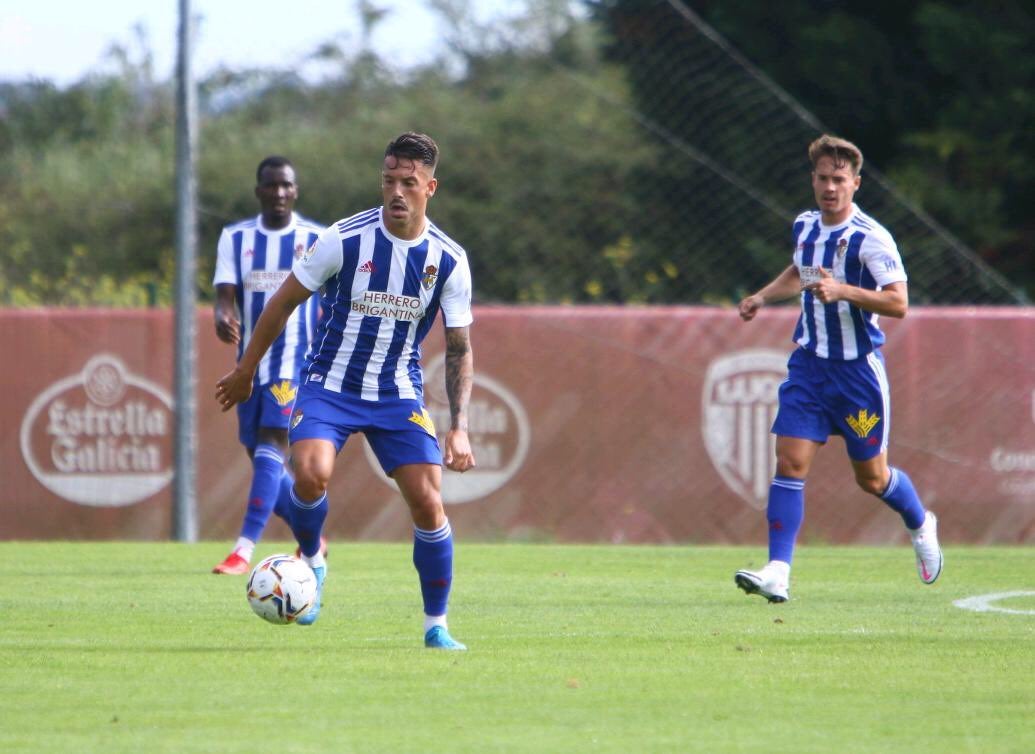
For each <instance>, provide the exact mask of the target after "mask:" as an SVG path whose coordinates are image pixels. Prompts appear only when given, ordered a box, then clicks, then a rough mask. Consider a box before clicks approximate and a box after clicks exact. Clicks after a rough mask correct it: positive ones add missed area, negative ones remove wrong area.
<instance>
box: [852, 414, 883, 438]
mask: <svg viewBox="0 0 1035 754" xmlns="http://www.w3.org/2000/svg"><path fill="white" fill-rule="evenodd" d="M845 421H846V422H848V426H849V427H851V428H852V431H854V432H855V434H857V435H859V437H866V435H868V434H870V432H872V431H873V428H874V427H876V426H877V422H879V421H880V417H879V416H877V414H871V413H870V412H869V411H867V410H866V409H865V408H860V409H859V413H858V414H857V415H856V416H846V417H845Z"/></svg>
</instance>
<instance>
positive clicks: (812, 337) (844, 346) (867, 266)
mask: <svg viewBox="0 0 1035 754" xmlns="http://www.w3.org/2000/svg"><path fill="white" fill-rule="evenodd" d="M793 236H794V265H795V266H796V267H797V268H798V274H799V275H800V277H801V284H802V286H803V287H804V286H806V285H811V284H812V283H815V282H816V281H818V280H819V277H820V275H819V270H820V268H821V267H822V268H824V269H826V270H828V271H830V272H831V273H832V274H833V276H834V277H835V278H836V279H837V280H838V281H839V282H842V283H849V284H850V285H856V286H859V287H860V288H866V289H868V290H871V291H873V290H880V289H881V288H883V287H884V286H886V285H890V284H891V283H899V282H904V281H905V280H906V271H905V269H904V268H903V266H902V258H901V256H900V255H899V253H898V247H897V246H896V245H895V240H894V239H893V238H892V237H891V234H890V233H889V232H888V231H887V230H886V229H885V228H884V226H882V225H881V224H880V223H878V222H877V221H876V220H874V219H873V218H872V217H870V216H869V215H867V214H865V213H864V212H863V211H862V210H860V209H859V207H858V206H857V205H855V204H853V205H852V214H851V216H850V217H849V218H848V220H846V221H845V222H844V223H842V224H840V225H835V226H826V225H823V223H822V221H821V219H820V213H819V211H818V210H812V211H810V212H803V213H802V214H800V215H798V217H797V219H796V220H795V221H794V231H793ZM877 319H878V317H877V315H876V314H874V313H872V312H867V311H863V310H862V309H860V308H859V307H857V306H854V305H852V304H849V303H848V302H847V301H837V302H834V303H832V304H824V303H822V302H821V301H820V300H819V299H817V298H816V297H815V295H813V293H812V291H806V290H802V292H801V316H800V317H799V318H798V325H797V327H795V329H794V342H795V343H797V344H798V345H800V346H801V347H802V348H805V349H806V350H809V351H813V352H814V353H815V354H816V355H817V356H819V357H821V358H824V359H836V360H840V361H848V360H851V359H857V358H859V357H861V356H865V355H866V354H868V353H870V352H871V351H873V350H874V349H875V348H879V347H880V346H881V345H882V344H883V343H884V333H883V332H881V330H880V328H879V327H878V326H877Z"/></svg>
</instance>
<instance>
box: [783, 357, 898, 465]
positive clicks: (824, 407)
mask: <svg viewBox="0 0 1035 754" xmlns="http://www.w3.org/2000/svg"><path fill="white" fill-rule="evenodd" d="M787 372H788V374H787V380H786V381H785V382H784V383H783V384H782V385H780V408H779V411H778V412H777V414H776V421H774V422H773V433H774V434H776V435H779V436H781V437H800V438H803V439H806V440H814V441H815V442H821V443H822V442H826V441H827V438H828V437H829V436H830V435H842V436H843V437H844V438H845V445H846V446H847V448H848V456H849V457H850V458H851V459H852V460H854V461H868V460H869V459H871V458H873V457H875V456H877V455H879V454H881V453H883V452H884V451H885V450H887V447H888V430H889V429H890V427H891V395H890V392H889V389H888V376H887V373H886V372H885V371H884V357H883V356H882V355H881V353H880V351H872V352H871V353H869V354H867V355H866V356H863V357H861V358H858V359H853V360H851V361H837V360H834V359H822V358H820V357H819V356H816V355H815V354H814V353H812V352H811V351H806V350H805V349H804V348H799V349H798V350H796V351H795V352H794V353H792V354H791V358H790V360H789V361H788V362H787Z"/></svg>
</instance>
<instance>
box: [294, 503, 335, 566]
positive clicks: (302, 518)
mask: <svg viewBox="0 0 1035 754" xmlns="http://www.w3.org/2000/svg"><path fill="white" fill-rule="evenodd" d="M327 508H328V506H327V493H326V492H325V493H323V494H322V495H321V496H320V498H319V499H318V500H313V501H312V502H311V503H307V502H305V501H304V500H300V499H299V497H298V495H297V494H296V493H295V490H294V489H292V490H291V531H292V532H294V535H295V539H296V540H298V546H299V547H300V548H302V554H303V555H305V556H306V557H309V558H311V557H312V556H313V555H316V553H318V552H320V533H321V532H322V531H323V522H324V521H325V520H326V519H327Z"/></svg>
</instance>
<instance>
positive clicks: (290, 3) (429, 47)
mask: <svg viewBox="0 0 1035 754" xmlns="http://www.w3.org/2000/svg"><path fill="white" fill-rule="evenodd" d="M373 4H375V5H376V6H377V7H379V8H382V9H385V10H386V11H387V15H386V16H385V17H384V18H383V20H382V21H381V22H380V23H379V24H378V25H377V26H376V27H375V34H374V36H373V38H372V42H373V45H374V48H375V50H376V51H377V53H378V54H379V55H380V56H381V57H382V58H384V59H386V60H387V61H389V62H390V63H391V64H392V65H393V67H395V66H399V67H404V66H408V65H413V64H415V63H421V62H427V61H428V60H430V59H432V58H433V57H434V52H433V51H434V47H435V44H436V39H437V38H438V35H439V19H438V16H437V15H436V14H434V13H432V12H431V11H429V10H428V9H427V7H426V2H425V0H373ZM515 5H516V3H514V2H513V0H511V2H509V3H508V0H474V2H473V3H472V6H473V7H474V8H475V11H476V15H477V17H478V18H479V20H484V19H488V18H497V17H502V16H506V15H508V6H509V8H510V9H511V10H513V8H514V6H515ZM521 5H523V4H521ZM3 6H4V7H3V11H2V13H0V80H8V81H11V80H13V81H24V80H26V79H28V78H45V79H50V80H52V81H55V82H56V83H58V84H61V85H65V84H70V83H72V82H74V81H78V80H79V79H80V78H82V76H83V74H84V73H86V72H87V71H89V70H91V69H96V68H98V67H99V66H101V65H102V64H103V62H104V59H105V53H106V51H107V50H108V49H109V48H110V47H111V46H112V44H113V43H121V44H123V45H127V46H132V44H133V41H134V39H135V36H134V32H133V27H134V26H136V25H138V24H140V25H142V26H143V27H144V28H145V29H146V31H147V35H148V39H149V42H150V47H151V49H152V51H153V52H154V55H155V67H156V70H155V73H156V75H157V76H158V77H159V78H169V77H170V76H171V75H172V71H173V65H174V63H175V55H176V34H177V28H178V24H179V0H144V2H141V0H92V1H91V2H83V0H3ZM191 7H192V11H193V13H194V15H195V16H200V17H201V19H202V21H201V26H200V31H199V36H198V39H197V42H196V45H195V56H194V64H195V73H196V74H197V75H198V76H204V75H205V74H206V73H208V72H210V71H212V70H213V69H214V68H217V67H218V66H219V65H220V64H226V65H228V66H230V67H232V68H244V67H250V66H264V65H270V66H276V67H282V66H283V65H284V64H285V63H294V62H297V61H300V60H301V59H302V57H303V56H304V55H305V54H306V53H309V52H312V50H313V49H315V48H316V47H317V46H318V45H319V44H320V43H321V42H324V41H327V40H329V39H332V38H335V39H339V40H342V41H345V42H346V43H349V44H355V43H358V42H359V40H360V36H361V32H360V30H361V26H360V21H359V12H358V10H357V2H356V0H287V1H285V0H279V1H278V2H273V1H272V0H191ZM519 7H520V6H519Z"/></svg>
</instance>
